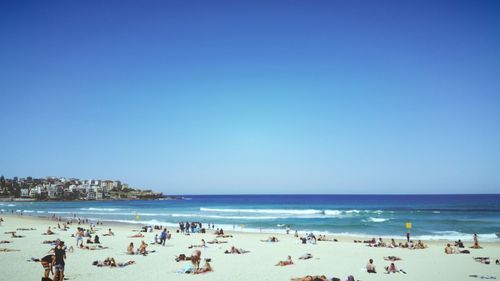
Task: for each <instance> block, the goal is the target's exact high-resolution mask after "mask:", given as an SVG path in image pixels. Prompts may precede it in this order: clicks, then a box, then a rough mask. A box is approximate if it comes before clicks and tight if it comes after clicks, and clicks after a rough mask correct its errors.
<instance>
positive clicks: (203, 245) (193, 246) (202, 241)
mask: <svg viewBox="0 0 500 281" xmlns="http://www.w3.org/2000/svg"><path fill="white" fill-rule="evenodd" d="M206 247H207V245H206V244H205V239H201V245H191V246H189V247H188V248H189V249H191V248H206Z"/></svg>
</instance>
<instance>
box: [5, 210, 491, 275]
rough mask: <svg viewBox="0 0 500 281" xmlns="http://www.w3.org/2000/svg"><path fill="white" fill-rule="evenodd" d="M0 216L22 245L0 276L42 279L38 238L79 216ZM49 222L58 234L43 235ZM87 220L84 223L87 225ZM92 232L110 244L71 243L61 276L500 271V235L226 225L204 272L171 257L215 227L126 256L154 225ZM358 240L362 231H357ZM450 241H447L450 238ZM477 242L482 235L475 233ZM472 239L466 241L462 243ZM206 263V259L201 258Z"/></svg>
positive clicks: (43, 248) (63, 234) (66, 234)
mask: <svg viewBox="0 0 500 281" xmlns="http://www.w3.org/2000/svg"><path fill="white" fill-rule="evenodd" d="M0 217H3V218H4V220H5V222H3V223H2V225H1V226H0V240H11V241H14V242H13V243H10V244H0V248H8V249H18V250H20V251H19V252H7V253H6V252H0V264H1V265H2V266H1V268H2V274H1V276H2V277H1V278H0V280H40V279H41V277H42V273H43V269H42V267H41V265H40V263H36V262H27V260H29V259H30V258H31V257H36V258H41V257H43V256H45V255H46V253H47V251H48V250H49V249H50V248H51V247H50V245H47V244H42V241H44V240H55V239H57V238H60V239H61V240H64V241H65V242H66V245H67V246H75V243H76V240H75V238H72V237H71V234H74V233H75V229H76V226H77V225H76V224H73V225H72V226H71V228H70V230H68V231H60V230H57V221H50V220H47V219H42V218H36V217H27V216H17V215H0ZM48 226H51V227H52V228H53V229H54V231H55V232H56V235H52V236H47V235H41V233H42V232H45V231H46V230H47V228H48ZM31 227H33V228H36V229H37V230H35V231H17V234H19V235H25V236H26V237H25V238H17V239H15V238H10V234H4V232H7V231H14V230H16V228H31ZM84 227H85V228H87V227H86V226H84ZM109 227H111V228H112V229H113V232H114V233H115V236H113V237H106V236H103V235H102V234H104V233H106V232H107V229H108V228H109ZM98 229H99V230H98V232H97V234H98V235H99V237H100V240H101V243H102V244H101V245H103V246H108V247H109V249H105V250H97V251H89V250H81V249H75V250H74V252H73V253H68V254H67V260H66V277H68V278H69V280H81V281H90V280H92V281H95V280H120V281H126V280H259V281H260V280H290V278H291V277H298V276H304V275H307V274H311V275H313V274H325V275H326V276H328V277H330V278H331V277H339V278H340V279H341V280H345V279H346V276H347V275H350V274H352V275H353V276H354V277H355V278H356V280H358V279H359V280H415V281H421V280H450V281H457V280H477V279H479V278H471V277H469V275H470V274H476V275H478V276H482V275H483V276H484V275H492V276H496V277H497V278H498V279H500V265H495V260H496V259H500V242H494V243H481V244H482V246H483V247H484V248H483V249H477V250H476V249H469V250H470V251H471V254H470V255H466V254H460V255H446V254H444V250H443V249H444V246H445V244H446V243H447V242H446V241H426V244H428V245H429V248H427V249H424V250H408V249H399V248H396V249H389V248H370V247H367V246H365V245H364V244H355V243H353V240H354V238H352V237H335V238H337V239H338V240H339V242H322V241H319V242H318V244H317V245H310V244H299V243H298V240H297V239H296V238H294V237H293V235H285V234H280V235H276V234H265V233H239V232H236V233H231V232H227V231H226V232H227V233H228V234H232V235H233V236H234V238H228V239H220V240H228V241H229V243H227V244H218V245H217V244H213V245H209V244H207V245H208V247H207V248H206V249H201V251H202V258H211V259H212V262H211V264H212V267H213V268H214V272H210V273H205V274H201V275H191V274H179V273H176V271H178V270H179V269H182V268H183V267H184V265H186V264H187V263H189V262H176V261H175V260H174V257H175V256H176V255H178V254H180V253H184V254H186V255H190V254H191V253H192V251H193V249H188V246H189V245H191V244H195V245H198V244H200V243H201V242H200V241H201V239H202V238H204V239H205V240H206V241H211V240H212V239H213V238H215V235H213V234H212V231H210V233H206V234H191V235H189V236H188V235H183V234H178V233H175V230H174V229H169V230H170V231H171V232H173V237H172V239H171V240H168V241H167V245H166V246H165V247H162V246H159V245H150V246H149V247H148V248H149V249H150V250H156V251H157V252H156V253H152V254H150V255H148V256H130V255H126V254H125V251H126V248H127V245H128V244H129V243H130V242H134V245H135V246H136V247H137V246H138V245H139V243H140V242H141V240H145V241H146V242H147V243H149V242H151V240H152V239H153V237H154V235H155V234H156V233H158V234H159V233H160V231H159V230H155V232H153V233H144V234H145V237H144V238H143V239H141V238H127V236H130V235H133V234H135V233H137V232H134V231H132V230H133V229H136V230H137V229H139V226H137V225H124V224H121V225H120V224H113V225H110V224H105V225H104V226H98ZM271 235H274V236H277V237H278V238H279V240H280V242H278V243H268V242H260V240H261V239H267V237H269V236H271ZM359 239H360V240H363V239H364V238H359ZM397 242H398V241H397ZM450 242H452V241H450ZM480 242H481V241H480ZM232 245H235V246H236V247H238V248H243V249H245V250H249V251H251V252H250V253H248V254H243V255H231V254H224V250H226V249H229V248H230V247H231V246H232ZM467 246H470V245H467ZM305 253H311V254H312V255H313V256H314V258H312V259H309V260H299V259H298V257H299V256H301V255H303V254H305ZM287 255H291V256H292V259H293V261H294V262H295V264H294V265H291V266H285V267H278V266H275V264H276V263H277V262H278V261H280V260H285V259H286V257H287ZM389 255H392V256H399V257H401V258H402V259H403V260H402V261H398V262H396V266H397V267H398V268H402V269H404V270H405V271H406V272H407V274H402V273H398V274H389V275H388V274H384V273H383V271H384V270H383V267H385V266H387V265H389V264H390V262H388V261H384V260H383V257H384V256H389ZM476 256H488V257H490V258H491V260H492V263H491V264H489V265H485V264H481V263H478V262H475V261H474V260H473V259H472V257H476ZM106 257H114V258H115V259H116V261H117V262H125V261H127V260H135V261H136V264H134V265H131V266H128V267H125V268H107V267H103V268H98V267H95V266H92V265H91V264H92V261H94V260H103V259H105V258H106ZM370 258H373V260H374V264H375V265H376V267H377V271H378V273H377V274H368V273H366V272H365V270H364V268H365V266H366V263H367V262H368V259H370ZM202 264H203V262H202Z"/></svg>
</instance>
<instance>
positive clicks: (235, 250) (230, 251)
mask: <svg viewBox="0 0 500 281" xmlns="http://www.w3.org/2000/svg"><path fill="white" fill-rule="evenodd" d="M246 253H250V251H245V250H243V249H241V248H239V249H238V248H236V247H235V246H232V247H231V250H226V251H225V252H224V254H246Z"/></svg>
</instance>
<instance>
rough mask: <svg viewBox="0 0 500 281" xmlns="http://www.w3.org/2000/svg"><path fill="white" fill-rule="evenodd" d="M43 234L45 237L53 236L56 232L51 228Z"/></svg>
mask: <svg viewBox="0 0 500 281" xmlns="http://www.w3.org/2000/svg"><path fill="white" fill-rule="evenodd" d="M42 234H44V235H52V234H54V232H53V231H52V230H51V229H50V226H49V228H48V229H47V232H45V233H42Z"/></svg>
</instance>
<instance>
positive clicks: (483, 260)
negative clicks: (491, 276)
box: [473, 257, 490, 264]
mask: <svg viewBox="0 0 500 281" xmlns="http://www.w3.org/2000/svg"><path fill="white" fill-rule="evenodd" d="M473 259H474V260H475V261H477V262H480V263H484V264H490V257H475V258H473Z"/></svg>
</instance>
